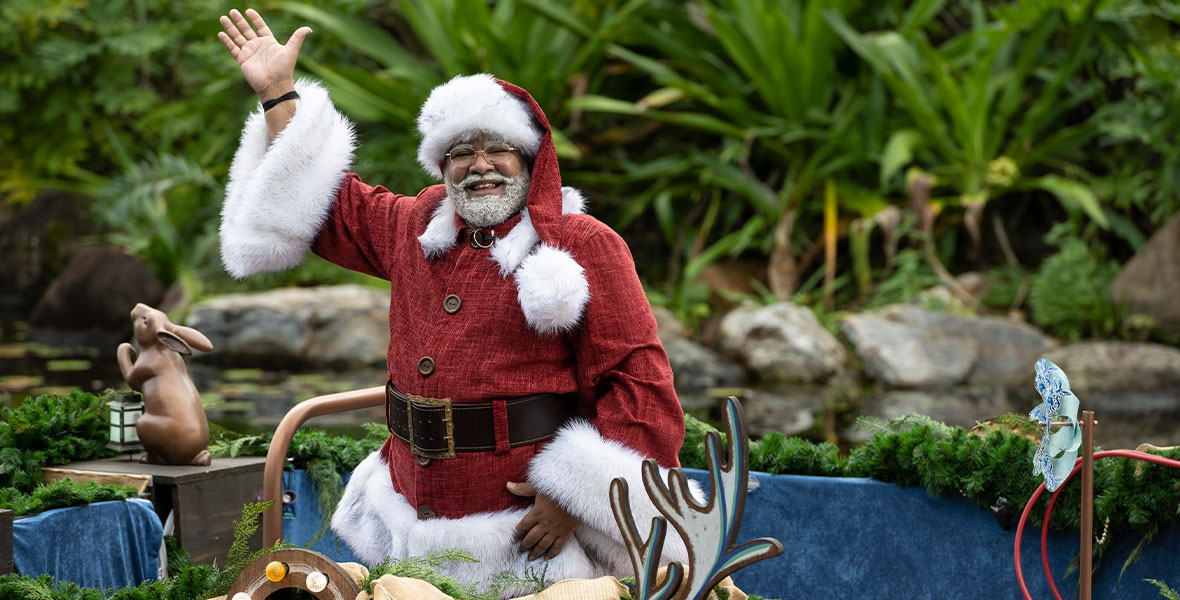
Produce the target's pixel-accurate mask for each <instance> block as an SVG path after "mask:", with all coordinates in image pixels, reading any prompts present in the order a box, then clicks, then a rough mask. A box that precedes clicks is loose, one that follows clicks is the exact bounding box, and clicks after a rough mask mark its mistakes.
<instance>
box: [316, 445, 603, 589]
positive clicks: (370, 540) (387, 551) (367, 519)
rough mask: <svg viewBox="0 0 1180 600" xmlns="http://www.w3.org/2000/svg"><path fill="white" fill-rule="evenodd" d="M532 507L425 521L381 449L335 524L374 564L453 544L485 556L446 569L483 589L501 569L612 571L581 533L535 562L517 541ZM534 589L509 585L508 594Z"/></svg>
mask: <svg viewBox="0 0 1180 600" xmlns="http://www.w3.org/2000/svg"><path fill="white" fill-rule="evenodd" d="M527 512H528V511H527V510H526V509H512V510H504V511H500V512H495V513H479V514H474V515H470V516H467V517H463V518H460V519H445V518H437V519H428V520H424V521H420V520H418V514H417V511H416V510H415V508H414V507H412V506H410V504H409V503H408V502H406V499H405V497H404V496H402V495H401V494H398V493H397V492H395V491H394V489H393V485H392V484H391V483H390V480H389V467H388V465H387V464H386V463H385V461H384V460H383V459H382V457H381V453H380V451H378V452H374V453H372V454H370V455H369V457H368V458H366V459H365V460H364V461H362V462H361V464H360V465H358V466H357V468H356V470H354V471H353V473H352V478H351V479H349V481H348V486H347V487H346V488H345V490H344V497H343V498H342V499H341V501H340V504H339V505H338V506H337V507H336V512H335V514H334V515H333V517H332V529H333V530H334V531H335V532H336V535H337V536H338V537H339V538H340V539H341V540H344V542H345V543H347V544H348V546H349V547H350V548H352V550H353V552H354V553H355V554H356V555H357V558H360V559H361V561H362V562H364V563H365V564H368V565H374V564H377V563H378V562H380V561H381V560H383V559H385V558H386V557H393V558H397V559H401V558H407V557H410V556H423V555H426V554H429V553H431V552H437V551H440V550H449V549H452V548H459V549H461V550H466V551H467V552H470V553H471V554H473V555H474V556H475V557H476V558H478V559H479V562H478V563H460V564H451V565H447V566H446V567H444V568H443V569H442V571H443V572H444V573H445V574H446V575H450V576H451V577H454V578H455V579H458V580H459V581H460V582H462V583H474V584H476V585H477V586H478V587H479V588H480V589H481V590H484V589H487V586H488V584H490V583H491V581H492V578H493V577H494V576H495V575H496V574H498V573H502V572H504V571H510V572H513V573H516V574H518V575H523V574H524V573H525V570H526V569H528V568H530V567H531V568H532V569H533V570H534V571H539V570H540V569H542V568H545V566H546V565H548V570H547V571H546V575H545V576H546V578H547V579H549V580H550V581H560V580H562V579H570V578H592V577H599V576H602V575H605V574H607V571H606V570H605V569H604V568H603V567H602V566H600V565H597V564H595V563H594V562H593V561H592V560H591V559H590V558H589V557H588V556H587V555H586V552H585V551H584V550H583V548H582V545H581V543H580V542H579V541H578V539H577V538H576V537H571V538H570V540H569V541H568V542H567V543H566V545H565V547H564V548H562V551H561V553H560V554H558V555H557V557H555V558H553V559H552V560H548V561H544V562H539V561H538V562H530V561H529V560H528V554H527V553H521V552H520V551H518V550H517V543H516V541H515V528H516V525H517V524H518V523H520V520H521V519H522V518H523V517H524V515H525V514H526V513H527ZM529 591H530V590H526V589H512V590H504V594H505V596H504V597H515V596H518V595H520V594H524V593H528V592H529Z"/></svg>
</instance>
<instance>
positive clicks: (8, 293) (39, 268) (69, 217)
mask: <svg viewBox="0 0 1180 600" xmlns="http://www.w3.org/2000/svg"><path fill="white" fill-rule="evenodd" d="M89 206H90V199H89V198H87V197H86V196H82V195H79V194H75V193H72V192H64V191H57V190H46V191H43V192H41V193H39V194H37V197H36V198H34V199H33V200H32V202H30V203H29V204H28V205H27V206H19V205H16V204H12V203H8V204H6V203H4V202H3V201H0V281H3V282H4V284H3V285H0V314H4V315H8V316H14V317H16V318H17V319H20V320H24V319H27V318H28V316H29V314H30V311H31V310H32V309H33V307H34V306H35V305H36V304H37V301H38V300H39V299H40V298H41V296H42V295H43V294H44V293H45V290H46V289H47V288H48V287H49V285H50V283H52V282H53V280H54V278H55V277H56V276H58V275H60V274H61V272H62V271H63V270H64V269H65V268H66V266H67V265H68V264H69V261H70V256H71V255H72V254H73V252H74V250H75V249H76V248H77V247H78V246H79V245H80V244H79V241H80V240H82V239H84V238H85V236H86V235H87V234H89V233H90V232H91V229H92V227H93V225H92V224H91V223H90V219H89V218H88V216H87V215H88V210H89ZM130 311H131V307H127V312H130Z"/></svg>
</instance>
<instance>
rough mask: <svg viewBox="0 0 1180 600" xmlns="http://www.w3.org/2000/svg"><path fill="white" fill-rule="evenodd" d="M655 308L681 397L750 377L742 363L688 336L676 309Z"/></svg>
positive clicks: (660, 334)
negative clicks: (673, 310) (673, 311)
mask: <svg viewBox="0 0 1180 600" xmlns="http://www.w3.org/2000/svg"><path fill="white" fill-rule="evenodd" d="M651 311H652V314H653V315H655V318H656V326H657V327H658V328H659V336H660V342H661V343H662V344H663V346H664V352H667V354H668V362H669V363H670V364H671V366H672V374H673V376H674V377H675V385H676V390H677V391H678V392H681V401H684V400H685V399H686V398H689V397H693V398H694V402H695V398H696V397H697V396H700V395H699V394H694V392H699V391H704V390H708V389H709V388H716V387H734V386H740V385H744V384H745V383H746V381H747V380H748V379H749V378H748V377H747V376H746V370H745V369H743V368H742V366H741V365H739V364H737V363H735V362H733V361H731V360H729V359H728V358H725V357H724V356H721V355H720V354H718V353H716V352H714V351H713V350H710V349H709V348H707V347H705V346H704V345H702V344H699V343H697V342H695V341H693V340H690V339H688V338H687V337H685V336H686V334H687V333H688V329H687V328H686V327H685V326H684V325H682V324H681V323H680V321H679V320H678V319H677V318H676V315H674V314H672V311H670V310H668V309H667V308H664V307H662V306H656V307H652V309H651ZM705 396H707V395H705Z"/></svg>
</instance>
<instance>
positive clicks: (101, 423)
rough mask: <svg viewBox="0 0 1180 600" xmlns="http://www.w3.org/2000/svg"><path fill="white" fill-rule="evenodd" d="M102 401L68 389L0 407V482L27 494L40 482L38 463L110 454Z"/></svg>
mask: <svg viewBox="0 0 1180 600" xmlns="http://www.w3.org/2000/svg"><path fill="white" fill-rule="evenodd" d="M109 393H110V392H108V394H109ZM107 400H108V397H107V394H104V395H103V396H95V395H94V394H87V393H85V392H79V391H73V392H70V393H69V394H68V395H66V396H64V397H58V396H53V395H48V394H46V395H41V396H37V397H35V398H26V399H25V400H24V402H22V403H21V405H20V406H19V407H17V408H16V409H12V408H8V407H7V406H5V407H0V487H12V488H17V489H18V490H20V491H22V492H25V493H28V492H31V491H33V488H35V487H37V486H38V485H39V484H40V483H41V467H51V466H55V465H64V464H66V463H69V462H73V461H78V460H92V459H96V458H105V457H107V456H114V455H115V454H116V452H115V451H114V450H110V449H108V448H107V447H106V442H107V437H108V436H107V433H108V429H107V428H108V427H109V424H108V421H109V419H110V417H109V414H110V410H109V409H108V408H107V406H106V402H107Z"/></svg>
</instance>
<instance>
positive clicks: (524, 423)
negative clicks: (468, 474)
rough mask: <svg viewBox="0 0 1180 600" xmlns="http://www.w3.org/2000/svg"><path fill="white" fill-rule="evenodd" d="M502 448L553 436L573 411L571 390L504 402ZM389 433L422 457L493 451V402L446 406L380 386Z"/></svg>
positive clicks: (390, 386) (447, 402) (444, 402)
mask: <svg viewBox="0 0 1180 600" xmlns="http://www.w3.org/2000/svg"><path fill="white" fill-rule="evenodd" d="M504 404H505V412H506V413H507V417H508V418H507V421H508V447H510V448H516V447H518V446H527V445H530V444H535V443H537V442H541V441H544V440H547V439H549V438H551V437H553V436H555V435H557V430H558V428H560V427H561V426H562V425H564V424H565V422H566V421H568V420H570V419H571V418H573V417H574V416H577V414H578V401H577V394H572V393H571V394H533V395H531V396H522V397H520V398H512V399H510V400H506V401H505V402H504ZM385 424H386V426H388V427H389V433H391V434H393V436H394V437H396V438H397V439H399V440H401V441H403V442H405V443H406V444H409V446H410V451H411V452H413V453H414V454H416V455H418V456H421V457H425V458H454V457H455V453H456V452H486V451H489V450H495V449H496V427H495V403H494V402H478V403H472V404H452V403H451V399H450V398H424V397H422V396H415V395H413V394H403V393H401V392H400V391H398V390H397V388H395V387H393V383H388V384H386V386H385Z"/></svg>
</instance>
